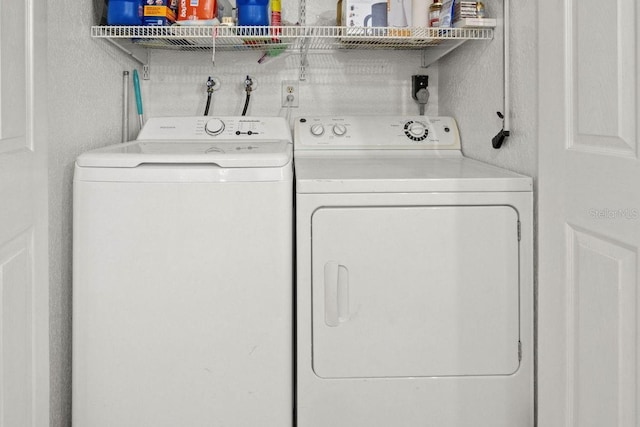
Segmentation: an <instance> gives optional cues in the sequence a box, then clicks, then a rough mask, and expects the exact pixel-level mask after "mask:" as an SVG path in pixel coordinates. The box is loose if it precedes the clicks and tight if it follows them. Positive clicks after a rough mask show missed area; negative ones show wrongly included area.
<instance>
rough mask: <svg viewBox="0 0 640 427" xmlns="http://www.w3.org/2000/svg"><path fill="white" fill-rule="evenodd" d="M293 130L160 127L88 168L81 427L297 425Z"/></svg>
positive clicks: (83, 205) (83, 176)
mask: <svg viewBox="0 0 640 427" xmlns="http://www.w3.org/2000/svg"><path fill="white" fill-rule="evenodd" d="M292 213H293V171H292V143H291V131H290V129H289V126H288V125H287V123H286V122H285V121H284V119H281V118H256V117H251V118H249V117H227V118H215V119H214V118H207V117H174V118H156V119H150V120H149V121H147V123H146V124H145V126H144V128H143V129H142V132H141V133H140V136H139V137H138V139H137V140H136V141H132V142H129V143H125V144H117V145H113V146H110V147H106V148H102V149H99V150H94V151H90V152H87V153H84V154H82V155H81V156H79V157H78V159H77V162H76V167H75V176H74V223H73V230H74V233H73V243H74V245H73V424H74V425H77V426H91V427H101V426H105V427H106V426H119V427H126V426H131V427H140V426H154V427H160V426H167V427H175V426H242V427H256V426H269V427H283V426H291V425H292V424H293V391H292V383H293V368H292V366H293V348H292V347H293V345H292V342H293V310H292V303H293V301H292V300H293V262H292V257H293V230H292V221H293V215H292Z"/></svg>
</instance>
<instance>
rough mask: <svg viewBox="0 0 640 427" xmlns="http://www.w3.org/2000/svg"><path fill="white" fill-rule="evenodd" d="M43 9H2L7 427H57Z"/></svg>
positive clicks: (3, 419) (1, 267)
mask: <svg viewBox="0 0 640 427" xmlns="http://www.w3.org/2000/svg"><path fill="white" fill-rule="evenodd" d="M42 3H43V2H35V1H30V0H27V1H2V2H1V3H0V427H28V426H48V425H49V346H48V342H49V326H48V313H49V299H48V298H49V293H48V273H47V268H48V267H47V157H46V151H45V148H46V147H45V145H44V142H45V140H44V130H45V126H46V117H45V116H44V112H45V111H46V102H47V99H46V92H45V91H44V89H45V88H46V82H47V76H46V69H45V67H46V39H44V37H43V35H45V34H46V19H45V16H46V15H45V10H44V6H45V5H44V4H42ZM36 31H37V34H36Z"/></svg>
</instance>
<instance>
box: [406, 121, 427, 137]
mask: <svg viewBox="0 0 640 427" xmlns="http://www.w3.org/2000/svg"><path fill="white" fill-rule="evenodd" d="M426 130H427V127H426V126H425V125H424V124H422V123H420V122H413V123H411V124H410V125H409V129H408V131H409V133H410V134H411V136H417V137H420V136H422V135H424V132H425V131H426Z"/></svg>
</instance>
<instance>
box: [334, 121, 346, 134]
mask: <svg viewBox="0 0 640 427" xmlns="http://www.w3.org/2000/svg"><path fill="white" fill-rule="evenodd" d="M332 130H333V134H334V135H335V136H344V135H345V134H346V133H347V127H346V126H345V125H339V124H338V125H333V129H332Z"/></svg>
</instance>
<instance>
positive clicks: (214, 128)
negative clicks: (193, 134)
mask: <svg viewBox="0 0 640 427" xmlns="http://www.w3.org/2000/svg"><path fill="white" fill-rule="evenodd" d="M223 130H224V122H223V121H222V120H220V119H211V120H209V121H208V122H207V123H206V124H205V125H204V131H205V132H207V133H208V134H209V135H213V136H215V135H220V134H221V133H222V131H223Z"/></svg>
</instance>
